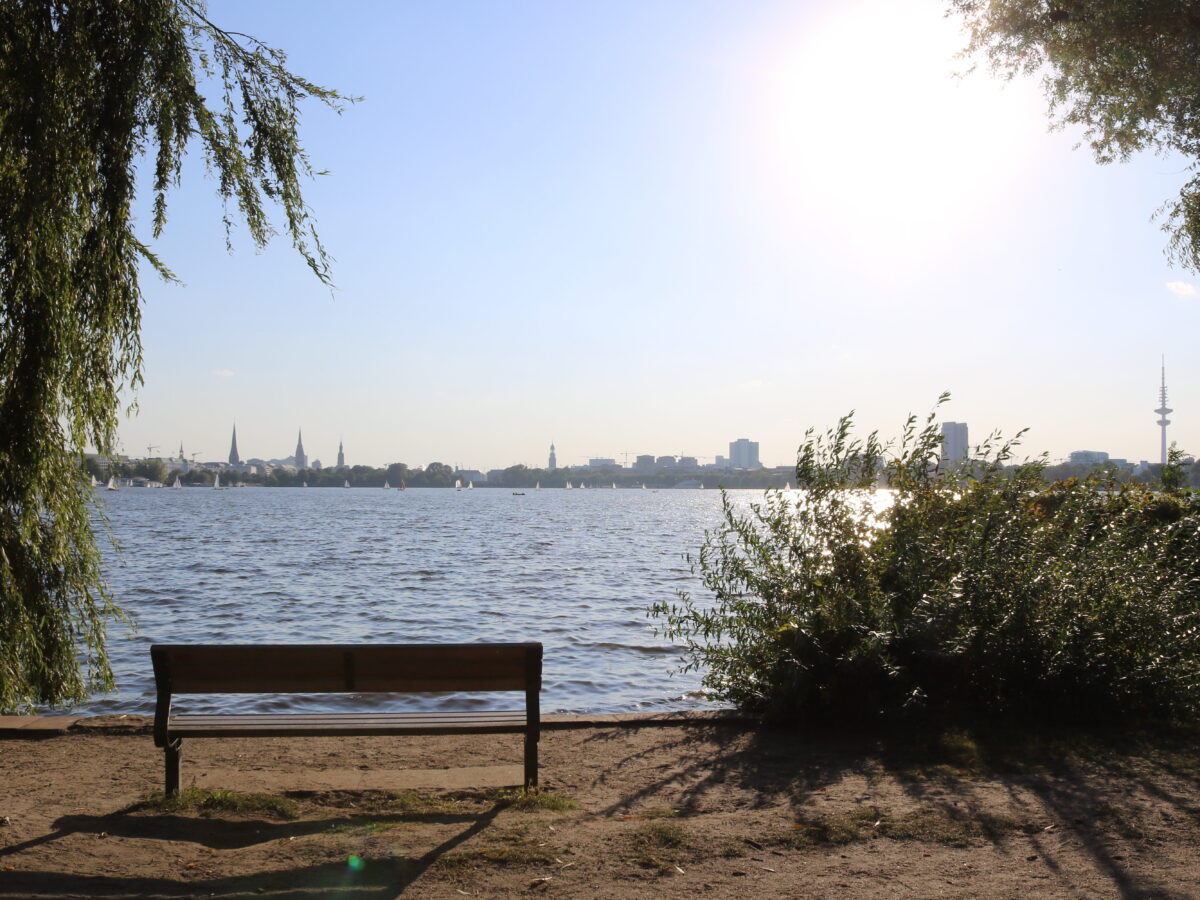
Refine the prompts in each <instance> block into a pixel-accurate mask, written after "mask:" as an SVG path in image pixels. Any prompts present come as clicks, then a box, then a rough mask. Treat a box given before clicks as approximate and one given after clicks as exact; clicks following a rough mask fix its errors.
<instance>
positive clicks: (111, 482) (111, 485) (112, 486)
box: [104, 475, 120, 491]
mask: <svg viewBox="0 0 1200 900" xmlns="http://www.w3.org/2000/svg"><path fill="white" fill-rule="evenodd" d="M104 488H105V490H109V491H119V490H120V488H119V487H117V479H115V478H113V477H112V476H111V475H109V476H108V484H106V485H105V486H104Z"/></svg>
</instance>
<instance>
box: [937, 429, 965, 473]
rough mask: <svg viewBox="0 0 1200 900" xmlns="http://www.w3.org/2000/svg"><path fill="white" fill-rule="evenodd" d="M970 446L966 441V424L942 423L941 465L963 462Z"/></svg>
mask: <svg viewBox="0 0 1200 900" xmlns="http://www.w3.org/2000/svg"><path fill="white" fill-rule="evenodd" d="M969 449H970V444H969V441H968V439H967V423H966V422H943V423H942V463H943V464H945V463H951V462H963V461H964V460H965V459H966V458H967V453H968V452H969Z"/></svg>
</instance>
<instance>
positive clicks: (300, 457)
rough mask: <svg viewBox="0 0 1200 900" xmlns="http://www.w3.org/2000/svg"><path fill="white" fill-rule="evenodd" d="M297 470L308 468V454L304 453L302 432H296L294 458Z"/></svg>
mask: <svg viewBox="0 0 1200 900" xmlns="http://www.w3.org/2000/svg"><path fill="white" fill-rule="evenodd" d="M293 461H294V462H295V464H296V468H297V469H307V468H308V454H307V453H305V452H304V435H303V433H302V432H300V431H297V432H296V455H295V457H294V458H293Z"/></svg>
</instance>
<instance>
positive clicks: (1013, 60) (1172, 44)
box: [950, 0, 1200, 271]
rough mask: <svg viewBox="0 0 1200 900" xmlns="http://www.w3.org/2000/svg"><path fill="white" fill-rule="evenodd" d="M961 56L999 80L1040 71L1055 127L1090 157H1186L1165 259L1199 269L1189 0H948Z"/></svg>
mask: <svg viewBox="0 0 1200 900" xmlns="http://www.w3.org/2000/svg"><path fill="white" fill-rule="evenodd" d="M950 9H951V11H952V12H954V13H958V14H959V15H961V16H962V17H963V20H964V23H965V25H966V27H967V32H968V35H969V40H970V43H969V46H968V48H967V50H968V52H970V53H977V52H978V53H982V54H983V55H985V56H986V58H987V59H988V61H989V63H990V64H991V66H992V68H993V70H995V71H996V72H998V73H999V74H1001V75H1004V76H1005V77H1009V78H1011V77H1014V76H1016V75H1019V74H1037V75H1041V77H1042V81H1043V86H1044V88H1045V92H1046V97H1047V99H1048V100H1049V101H1050V106H1051V110H1052V112H1053V114H1054V116H1055V121H1056V123H1057V124H1059V125H1072V126H1079V127H1081V128H1082V129H1083V132H1084V139H1085V140H1086V141H1087V143H1088V145H1089V146H1090V147H1091V149H1092V153H1093V155H1094V156H1095V158H1096V160H1097V161H1098V162H1101V163H1108V162H1112V161H1114V160H1126V159H1128V158H1129V157H1130V156H1131V155H1133V154H1134V153H1137V152H1139V151H1142V150H1154V151H1156V152H1161V153H1178V154H1181V155H1182V156H1184V157H1185V158H1186V159H1188V160H1189V161H1190V163H1191V165H1190V167H1189V168H1190V171H1191V175H1190V177H1189V178H1188V180H1187V181H1186V183H1185V184H1184V185H1183V187H1182V188H1181V189H1180V192H1179V196H1178V197H1177V198H1176V199H1175V200H1173V201H1169V202H1167V203H1166V204H1164V205H1163V207H1162V210H1161V211H1160V212H1161V214H1162V215H1163V228H1164V230H1165V231H1166V232H1167V233H1168V235H1169V236H1170V238H1169V240H1170V243H1169V251H1170V255H1171V257H1172V258H1173V259H1174V260H1175V261H1177V262H1179V263H1181V264H1182V265H1185V266H1188V267H1189V268H1191V269H1195V270H1198V271H1200V66H1198V65H1197V60H1200V5H1197V4H1196V3H1195V2H1194V0H950Z"/></svg>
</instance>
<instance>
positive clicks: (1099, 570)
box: [652, 415, 1200, 721]
mask: <svg viewBox="0 0 1200 900" xmlns="http://www.w3.org/2000/svg"><path fill="white" fill-rule="evenodd" d="M851 424H852V417H851V416H847V417H845V418H843V419H842V420H841V421H840V422H839V423H838V425H837V426H836V427H835V428H833V429H831V430H830V431H829V432H827V433H826V434H824V435H820V436H814V435H813V433H812V432H811V431H810V432H809V433H808V434H807V435H806V438H805V443H804V445H803V446H802V447H801V448H800V450H799V453H798V456H797V464H796V478H797V490H796V491H795V492H789V491H768V492H767V494H766V496H765V499H764V500H763V501H761V502H759V503H754V504H751V505H750V506H749V508H748V510H747V511H745V512H739V510H738V509H737V508H736V506H735V504H734V503H733V502H732V501H731V499H730V498H729V497H728V496H727V495H726V496H725V498H724V524H723V527H721V528H720V529H719V530H716V531H713V532H709V533H708V534H707V535H706V536H705V542H704V545H703V547H702V548H701V550H700V555H699V558H698V559H697V560H695V561H694V562H695V564H696V566H697V568H698V571H699V573H700V575H701V577H702V580H703V583H704V585H705V587H706V588H707V589H708V591H710V592H711V595H712V596H711V597H710V598H705V599H704V601H700V600H697V599H696V598H693V597H691V596H689V595H687V594H680V596H679V599H678V601H677V602H675V603H660V604H657V605H656V606H655V607H653V609H652V612H653V614H654V615H656V616H658V617H659V618H660V620H661V623H660V626H659V630H660V631H661V632H662V633H664V634H666V635H668V636H670V637H672V638H673V639H675V640H677V641H680V642H681V643H682V644H683V645H684V646H685V647H686V651H685V662H684V666H685V668H686V669H699V670H701V671H703V672H704V673H705V675H704V684H705V686H706V687H707V688H708V689H709V691H710V692H711V693H712V695H713V696H714V697H715V698H717V699H720V700H724V701H731V702H733V703H735V704H737V705H738V706H740V707H742V708H743V709H748V710H752V711H757V712H759V713H762V714H764V715H765V716H767V717H769V718H772V719H777V720H780V719H782V720H797V719H799V720H806V721H812V720H822V719H825V720H829V719H835V720H836V719H846V718H855V719H860V720H861V719H872V718H878V717H880V716H888V715H895V714H901V713H904V712H905V711H920V710H947V709H948V710H955V711H965V712H970V713H992V712H999V713H1010V714H1017V715H1028V716H1053V717H1061V716H1070V717H1084V718H1090V717H1100V718H1108V719H1111V718H1123V717H1128V716H1146V715H1148V716H1168V717H1189V716H1193V715H1194V714H1195V713H1197V712H1198V711H1200V495H1197V493H1196V492H1194V491H1189V490H1187V489H1186V488H1184V487H1183V485H1184V483H1185V478H1184V477H1183V471H1182V467H1181V465H1180V463H1179V460H1180V454H1178V453H1177V452H1175V451H1174V449H1172V462H1171V464H1170V465H1168V466H1167V467H1166V470H1165V472H1164V476H1163V483H1162V485H1160V486H1158V489H1155V490H1152V489H1149V488H1147V487H1146V486H1144V485H1140V484H1116V483H1114V482H1111V481H1106V480H1105V479H1104V476H1103V474H1102V473H1101V474H1099V475H1096V476H1093V477H1090V478H1087V479H1083V480H1074V479H1073V480H1069V481H1062V482H1056V483H1053V484H1050V485H1047V484H1046V483H1045V481H1044V480H1043V475H1042V470H1043V468H1044V465H1045V464H1044V462H1040V461H1034V462H1025V463H1022V464H1020V465H1015V466H1014V465H1007V463H1008V462H1009V460H1010V458H1011V456H1012V452H1013V446H1014V443H1015V441H1008V442H1001V441H1000V440H999V439H998V438H995V437H993V438H991V439H989V441H987V442H985V444H984V445H983V446H981V448H980V453H979V459H977V460H974V461H972V462H970V463H967V464H964V465H963V466H962V467H961V468H960V469H958V470H957V471H955V472H950V473H948V472H946V471H939V470H938V467H937V466H936V465H935V463H936V458H937V454H938V451H939V450H940V444H941V436H940V433H939V430H938V427H937V425H936V423H935V421H934V416H933V415H931V416H930V417H929V418H928V419H927V420H926V421H925V422H924V423H923V424H922V423H920V422H919V421H918V420H917V419H915V418H910V419H909V421H908V423H907V425H906V426H905V429H904V432H903V435H902V437H901V438H900V439H899V441H898V442H897V443H896V445H894V446H886V447H885V446H884V445H882V444H881V443H880V441H879V440H878V438H877V436H876V435H875V434H871V435H870V436H868V437H867V438H865V439H856V438H854V437H853V436H852V433H851ZM1019 437H1020V435H1018V438H1019ZM881 478H882V480H883V482H884V483H885V484H886V486H887V487H888V488H890V489H891V492H892V501H891V503H890V504H888V505H886V507H885V508H882V509H881V508H880V503H879V496H878V495H877V493H876V487H877V485H878V484H879V483H880V479H881Z"/></svg>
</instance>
